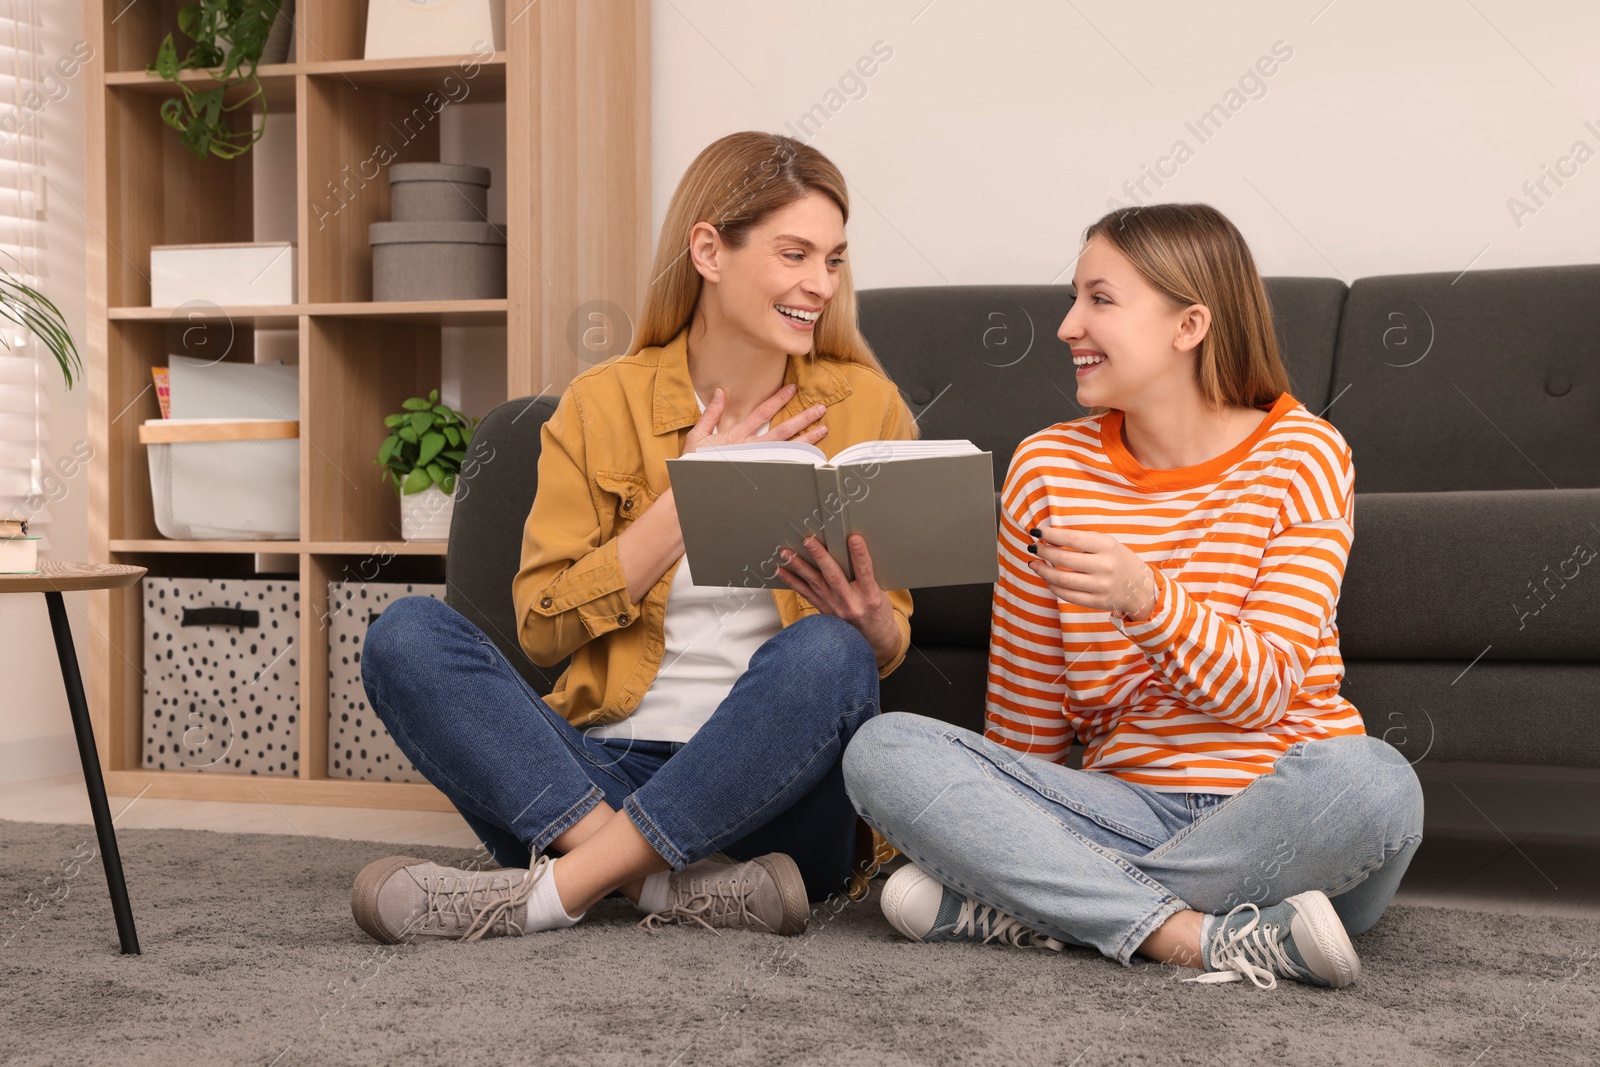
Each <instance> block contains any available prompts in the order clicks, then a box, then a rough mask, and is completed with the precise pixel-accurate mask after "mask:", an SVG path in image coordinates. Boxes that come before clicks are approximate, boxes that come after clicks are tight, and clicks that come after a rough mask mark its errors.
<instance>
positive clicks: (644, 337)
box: [629, 131, 883, 373]
mask: <svg viewBox="0 0 1600 1067" xmlns="http://www.w3.org/2000/svg"><path fill="white" fill-rule="evenodd" d="M812 192H818V193H821V194H823V195H824V196H826V197H828V198H829V199H831V200H832V201H833V202H834V203H835V204H837V205H839V211H840V213H841V214H842V215H843V216H844V220H845V221H846V222H849V221H850V194H849V193H848V191H847V190H846V189H845V182H844V175H842V174H840V173H839V168H838V167H835V166H834V165H833V163H832V162H830V161H829V159H828V157H827V156H824V155H823V154H822V153H821V152H818V151H817V150H816V149H815V148H811V147H810V146H808V145H804V144H801V143H800V142H799V141H796V140H794V139H793V138H791V137H784V136H782V135H780V134H774V133H757V132H753V131H751V132H745V133H730V134H729V135H728V136H726V137H723V138H721V139H719V140H716V141H713V142H712V143H711V144H710V145H708V146H706V148H705V149H704V150H703V151H702V152H701V153H700V154H699V155H698V156H696V157H695V160H694V162H693V163H691V164H689V169H688V170H687V171H685V172H684V175H683V180H682V181H680V182H678V189H677V191H676V192H674V193H673V194H672V203H671V204H670V205H668V207H667V217H666V221H664V222H663V223H662V224H661V239H660V241H659V242H658V243H657V245H656V262H655V266H654V268H653V269H652V270H651V280H650V286H649V288H648V290H647V291H646V292H645V298H644V308H643V310H642V311H641V312H640V313H639V329H638V331H637V332H636V333H635V334H634V338H633V348H632V351H631V352H630V353H629V354H630V355H631V354H632V352H637V351H639V350H640V349H642V348H650V347H654V346H658V345H664V344H666V343H667V342H668V341H671V340H672V339H673V338H674V337H676V336H678V334H679V333H680V332H682V330H683V328H684V327H685V326H687V325H688V324H689V320H690V318H691V317H692V316H693V315H694V309H695V305H696V304H697V303H698V302H699V300H700V289H701V282H702V279H701V277H700V272H699V271H697V270H695V267H694V263H693V262H691V261H690V259H689V232H690V231H691V230H693V229H694V227H695V224H696V223H700V222H709V223H710V224H711V225H712V226H715V227H716V229H717V232H718V233H719V234H721V235H722V239H723V240H724V241H726V242H727V243H728V244H729V245H730V246H731V247H733V248H741V247H743V246H744V243H745V241H746V240H748V239H749V236H750V230H751V228H752V227H754V226H756V225H757V224H759V223H760V222H761V221H762V220H764V219H765V218H766V217H767V216H768V215H770V214H772V213H773V212H774V211H777V210H779V209H780V208H784V207H787V206H788V205H790V204H792V203H794V202H795V201H796V200H800V199H802V198H803V197H805V196H806V195H807V194H809V193H812ZM811 354H812V355H813V356H825V357H827V358H829V359H837V360H843V361H845V362H849V363H864V364H866V365H867V366H869V367H872V368H873V369H874V370H877V371H879V372H880V373H881V372H882V371H883V366H882V365H881V364H880V363H879V362H878V357H877V356H875V355H873V354H872V346H871V345H869V344H867V339H866V338H865V337H863V336H862V335H861V330H860V328H859V327H858V326H857V324H856V289H855V283H854V282H853V281H852V280H851V276H850V261H849V260H848V259H846V260H845V261H844V263H843V264H841V266H840V267H839V287H838V289H837V290H836V291H835V293H834V295H833V299H832V300H830V301H829V302H828V306H827V307H826V308H824V309H823V311H822V315H821V317H819V318H818V319H817V325H816V329H815V330H813V331H812V340H811Z"/></svg>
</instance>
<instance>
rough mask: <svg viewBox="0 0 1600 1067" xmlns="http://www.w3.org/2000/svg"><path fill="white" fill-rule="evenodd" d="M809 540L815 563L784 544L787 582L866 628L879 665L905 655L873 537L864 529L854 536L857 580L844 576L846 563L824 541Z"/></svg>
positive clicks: (826, 608)
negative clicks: (876, 572) (876, 571)
mask: <svg viewBox="0 0 1600 1067" xmlns="http://www.w3.org/2000/svg"><path fill="white" fill-rule="evenodd" d="M803 544H804V546H805V550H806V552H808V553H809V554H810V556H811V560H812V561H813V562H814V564H815V565H813V562H807V561H806V560H804V559H801V558H800V556H799V555H798V554H797V553H794V552H791V551H789V550H788V549H784V550H783V554H782V555H781V556H780V557H779V558H780V559H781V560H782V561H783V564H784V565H783V566H781V567H779V568H778V575H779V577H781V578H782V579H783V581H784V583H785V584H786V585H788V587H789V588H790V589H793V590H794V591H795V592H796V593H799V594H800V595H801V596H803V597H805V598H806V599H807V600H809V601H811V603H813V604H815V605H816V606H817V610H818V611H821V612H822V613H823V614H825V615H833V616H835V617H836V618H840V619H843V620H844V621H845V622H847V623H849V624H850V625H851V626H854V627H855V628H856V629H857V630H860V631H861V636H863V637H865V638H866V639H867V644H869V645H871V646H872V654H873V655H874V656H876V657H877V659H878V666H879V667H882V666H883V665H884V664H886V663H888V662H889V661H890V660H892V659H894V658H895V656H897V655H899V654H900V630H899V628H898V627H897V626H895V624H894V607H893V606H892V605H891V604H890V603H889V597H888V594H886V593H885V592H884V591H883V590H882V589H880V588H879V587H878V580H877V579H876V578H875V577H873V574H872V557H871V556H870V555H868V554H867V539H866V538H865V537H862V536H861V535H860V534H853V535H852V536H851V538H850V562H851V563H852V564H853V565H854V567H855V571H856V580H855V581H853V582H852V581H850V580H849V579H848V578H846V577H845V576H844V569H843V568H841V567H840V566H839V564H837V563H835V562H834V559H833V557H832V556H830V555H828V550H827V549H826V548H824V547H822V542H821V541H818V540H817V539H816V538H815V537H808V538H806V539H805V541H804V542H803Z"/></svg>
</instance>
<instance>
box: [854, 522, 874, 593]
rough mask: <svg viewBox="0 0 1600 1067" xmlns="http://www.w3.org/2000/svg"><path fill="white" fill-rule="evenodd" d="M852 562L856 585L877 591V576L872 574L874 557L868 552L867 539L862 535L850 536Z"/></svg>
mask: <svg viewBox="0 0 1600 1067" xmlns="http://www.w3.org/2000/svg"><path fill="white" fill-rule="evenodd" d="M850 562H851V564H852V565H853V566H854V567H855V571H856V585H857V586H859V587H860V588H862V589H876V588H877V587H878V579H877V576H876V575H874V574H873V573H872V555H871V553H869V552H868V551H867V539H866V538H865V537H862V536H861V535H860V534H851V535H850Z"/></svg>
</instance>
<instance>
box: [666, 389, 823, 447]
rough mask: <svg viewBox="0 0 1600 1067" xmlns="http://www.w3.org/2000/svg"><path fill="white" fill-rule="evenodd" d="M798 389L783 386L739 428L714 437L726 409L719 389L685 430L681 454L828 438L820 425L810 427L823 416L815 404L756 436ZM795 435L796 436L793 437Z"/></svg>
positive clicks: (762, 403) (815, 440)
mask: <svg viewBox="0 0 1600 1067" xmlns="http://www.w3.org/2000/svg"><path fill="white" fill-rule="evenodd" d="M797 388H798V387H797V386H795V385H793V384H790V385H785V386H784V387H783V388H781V389H779V390H778V391H777V392H776V393H773V394H772V395H771V396H769V397H767V399H765V400H763V401H762V402H761V403H759V404H757V405H756V408H755V410H754V411H752V412H750V414H749V416H748V417H746V418H745V420H744V421H743V422H741V423H739V425H737V426H735V427H734V428H733V429H731V430H729V431H728V432H727V433H719V434H717V435H716V436H715V437H713V436H712V433H711V431H712V430H715V429H716V428H717V423H718V422H721V421H722V413H723V411H725V410H726V409H727V406H728V396H727V394H726V393H724V392H723V391H722V390H721V389H717V390H714V391H713V392H712V394H711V401H710V403H708V404H706V410H705V413H704V414H702V415H701V416H700V421H699V422H697V423H695V424H694V425H693V426H692V427H690V429H689V436H688V437H687V438H686V439H685V440H684V442H683V454H684V455H686V456H687V455H688V454H689V453H690V452H693V451H694V450H695V449H697V448H699V447H700V446H701V445H737V444H744V443H745V442H747V441H787V440H789V439H791V438H793V439H794V440H797V441H804V442H805V443H806V444H808V445H814V444H816V443H817V442H818V441H820V440H822V439H823V438H824V437H826V436H828V428H827V427H826V426H823V425H821V424H820V423H819V424H817V425H815V426H813V425H812V423H815V422H816V421H817V420H818V419H820V418H822V416H823V415H825V414H827V411H828V408H827V405H825V404H817V405H815V406H813V407H809V408H806V410H804V411H802V412H801V413H800V414H798V415H796V416H795V417H794V418H792V419H786V420H785V421H783V422H780V423H778V425H776V426H774V427H772V428H771V429H769V430H767V432H766V433H760V432H759V431H760V429H761V427H762V426H763V425H764V424H765V423H766V421H767V420H768V419H770V418H772V417H773V416H774V415H776V414H777V413H778V412H779V411H780V410H781V409H782V408H783V405H785V404H787V403H788V402H789V400H790V399H791V398H792V397H793V396H794V394H795V390H796V389H797ZM808 427H809V428H808ZM796 434H798V435H799V436H798V437H797V436H795V435H796Z"/></svg>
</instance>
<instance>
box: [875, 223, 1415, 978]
mask: <svg viewBox="0 0 1600 1067" xmlns="http://www.w3.org/2000/svg"><path fill="white" fill-rule="evenodd" d="M1073 284H1074V287H1075V288H1076V290H1077V300H1076V303H1074V304H1073V306H1072V310H1071V311H1070V312H1069V313H1068V314H1067V317H1066V319H1065V321H1063V322H1062V324H1061V329H1060V331H1059V336H1060V337H1061V339H1062V340H1063V341H1065V342H1066V343H1067V344H1068V345H1070V346H1071V348H1072V360H1073V363H1074V364H1075V366H1076V373H1077V394H1078V403H1079V404H1081V405H1084V406H1086V407H1090V408H1092V409H1094V413H1092V414H1090V415H1089V416H1088V417H1086V418H1078V419H1073V420H1071V421H1067V422H1062V423H1059V424H1057V425H1055V426H1051V427H1049V428H1048V429H1045V430H1042V431H1040V432H1038V433H1036V434H1034V435H1033V436H1032V437H1029V438H1028V439H1027V440H1025V441H1023V443H1022V444H1021V445H1020V446H1019V447H1018V449H1017V451H1016V454H1015V456H1014V457H1013V459H1012V461H1011V467H1010V470H1009V472H1008V473H1007V475H1006V480H1005V486H1004V490H1003V492H1002V512H1003V515H1002V518H1001V523H1000V539H999V555H1000V579H999V581H998V582H997V584H996V586H995V594H994V617H993V624H992V630H991V637H990V650H989V679H988V697H987V702H986V720H987V729H986V730H985V733H984V734H983V735H982V736H980V735H978V734H975V733H972V732H970V731H966V730H961V729H957V728H956V727H953V726H948V725H946V724H944V723H942V722H938V721H935V720H933V719H929V718H923V717H920V716H916V715H909V714H892V715H884V716H882V717H880V718H878V719H876V720H874V721H872V722H869V723H867V724H865V725H864V726H863V728H862V729H861V731H860V732H859V733H857V735H856V737H855V739H854V740H853V741H852V742H851V744H850V748H849V750H848V751H847V752H846V753H845V760H844V771H845V781H846V786H847V788H848V790H849V793H850V796H851V799H852V800H853V801H854V802H855V804H856V807H857V809H858V810H859V811H860V813H861V815H862V817H863V818H864V819H865V820H866V821H867V822H868V823H869V824H870V825H872V826H873V827H875V828H876V829H878V830H879V831H880V832H882V833H883V835H884V836H885V837H886V838H887V839H888V840H889V842H890V843H891V844H893V845H894V846H895V847H896V848H898V849H899V850H900V851H901V852H902V853H904V854H905V856H906V857H907V858H908V859H909V860H910V861H911V865H909V866H906V867H903V868H901V869H900V870H898V871H896V872H895V873H894V874H893V875H892V876H891V877H890V878H889V880H888V882H887V883H886V885H885V887H884V890H883V897H882V900H883V909H884V912H885V914H886V915H887V917H888V918H889V920H890V922H891V923H893V924H894V926H895V927H896V928H898V929H899V930H900V932H901V933H903V934H905V935H906V936H907V937H910V938H912V939H915V940H921V941H952V940H956V941H959V940H984V941H989V940H998V941H1005V942H1008V943H1011V944H1019V945H1032V946H1042V947H1048V948H1054V949H1060V948H1061V947H1062V944H1063V943H1072V944H1076V945H1082V946H1087V947H1092V948H1095V949H1098V950H1099V951H1100V952H1102V953H1104V954H1105V955H1107V956H1109V957H1111V958H1112V959H1115V960H1118V961H1119V962H1122V963H1124V964H1126V963H1127V962H1128V961H1129V960H1130V958H1131V957H1132V956H1133V955H1134V954H1135V953H1138V954H1140V955H1143V956H1145V957H1148V958H1150V959H1154V960H1160V961H1164V962H1171V963H1176V964H1181V965H1185V966H1190V967H1197V968H1200V969H1202V970H1204V971H1207V972H1211V973H1209V974H1207V975H1203V976H1196V979H1195V980H1209V981H1228V980H1237V979H1239V978H1241V977H1244V978H1249V979H1250V980H1251V981H1252V982H1255V983H1256V984H1258V985H1262V986H1271V985H1275V984H1276V981H1277V978H1279V977H1284V978H1292V979H1295V980H1298V981H1302V982H1308V983H1310V984H1313V985H1322V986H1343V985H1347V984H1349V983H1350V982H1352V981H1354V980H1355V978H1356V977H1357V975H1358V973H1359V969H1360V965H1359V962H1358V959H1357V956H1356V952H1355V949H1354V947H1353V946H1352V944H1351V941H1350V937H1349V935H1351V934H1360V933H1362V932H1363V931H1365V930H1367V929H1368V928H1369V927H1371V926H1372V925H1373V923H1375V922H1376V921H1377V920H1378V917H1379V916H1380V915H1382V914H1383V910H1384V908H1385V907H1386V906H1387V904H1388V903H1389V900H1390V898H1391V897H1393V895H1394V892H1395V888H1396V887H1397V886H1398V884H1399V882H1400V877H1401V875H1402V874H1403V873H1404V871H1405V869H1406V865H1407V864H1408V863H1409V862H1410V860H1411V856H1412V854H1413V853H1414V852H1415V851H1416V848H1417V845H1418V843H1419V842H1420V841H1421V839H1422V794H1421V790H1420V787H1419V785H1418V783H1417V779H1416V775H1415V774H1414V773H1413V772H1412V770H1411V768H1410V766H1409V765H1408V764H1407V763H1406V761H1405V760H1404V759H1403V758H1402V757H1401V756H1400V754H1399V753H1398V752H1396V751H1395V750H1394V749H1393V748H1392V747H1390V746H1389V745H1387V744H1385V743H1384V742H1383V741H1381V740H1378V739H1376V738H1373V737H1369V736H1367V734H1366V732H1365V730H1364V728H1363V726H1362V721H1361V717H1360V715H1359V714H1358V713H1357V711H1356V709H1355V708H1354V707H1352V706H1351V704H1350V702H1349V701H1348V700H1346V699H1345V698H1344V697H1342V696H1341V695H1340V693H1339V682H1340V679H1341V677H1342V676H1343V673H1344V669H1343V664H1342V662H1341V660H1340V657H1339V632H1338V628H1337V626H1336V625H1335V622H1334V608H1335V605H1336V604H1337V603H1338V600H1339V583H1340V580H1341V579H1342V577H1343V575H1344V568H1345V560H1346V558H1347V556H1348V554H1349V551H1350V542H1351V536H1352V528H1351V514H1352V503H1353V485H1354V471H1353V469H1352V467H1351V460H1350V449H1349V447H1348V446H1347V445H1346V444H1345V442H1344V439H1343V438H1342V437H1340V435H1339V432H1338V431H1337V430H1335V429H1334V428H1333V427H1332V426H1330V425H1329V424H1328V423H1327V422H1324V421H1323V420H1322V419H1320V418H1318V417H1317V416H1315V415H1313V414H1311V412H1309V411H1307V410H1306V408H1305V407H1304V406H1303V405H1302V404H1301V403H1300V402H1299V401H1298V400H1296V399H1295V398H1294V397H1293V396H1291V395H1290V394H1289V393H1288V391H1287V389H1288V377H1287V375H1286V373H1285V371H1284V367H1283V364H1282V362H1281V360H1280V358H1279V354H1278V349H1277V345H1276V342H1275V340H1274V335H1273V328H1272V319H1271V313H1270V310H1269V308H1268V305H1267V298H1266V293H1265V290H1264V288H1263V286H1262V284H1261V279H1260V277H1259V276H1258V275H1257V273H1256V267H1255V263H1254V261H1253V259H1252V257H1251V255H1250V251H1249V249H1248V248H1247V247H1246V245H1245V242H1244V239H1243V238H1242V237H1241V236H1240V234H1239V232H1238V230H1236V229H1235V228H1234V226H1233V225H1232V224H1231V223H1230V222H1229V221H1228V220H1227V219H1225V218H1224V217H1223V216H1222V215H1221V214H1219V213H1218V212H1217V211H1216V210H1215V209H1213V208H1211V207H1208V206H1206V205H1202V204H1173V205H1160V206H1153V207H1143V208H1131V209H1125V210H1120V211H1114V212H1112V213H1110V214H1108V215H1106V216H1105V217H1104V218H1102V219H1100V220H1099V221H1098V222H1096V223H1095V224H1094V225H1092V226H1090V227H1089V228H1088V230H1087V231H1086V232H1085V235H1084V245H1083V251H1082V254H1081V256H1080V258H1079V259H1078V261H1077V268H1076V275H1075V277H1074V282H1073ZM1074 739H1076V740H1077V741H1079V742H1081V743H1082V744H1083V745H1084V746H1085V752H1084V757H1083V769H1082V770H1074V769H1070V768H1068V767H1066V766H1064V765H1063V764H1064V761H1065V759H1066V756H1067V751H1068V748H1069V747H1070V746H1071V744H1072V743H1073V741H1074Z"/></svg>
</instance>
